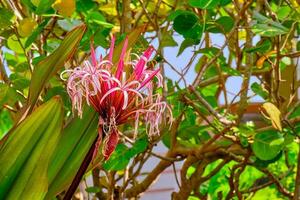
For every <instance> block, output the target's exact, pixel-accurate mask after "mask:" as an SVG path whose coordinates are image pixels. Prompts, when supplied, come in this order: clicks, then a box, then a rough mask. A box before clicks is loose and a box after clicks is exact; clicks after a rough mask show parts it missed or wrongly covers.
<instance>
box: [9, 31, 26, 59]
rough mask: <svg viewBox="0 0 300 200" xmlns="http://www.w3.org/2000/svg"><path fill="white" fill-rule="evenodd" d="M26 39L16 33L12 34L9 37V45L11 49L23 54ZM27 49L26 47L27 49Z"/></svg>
mask: <svg viewBox="0 0 300 200" xmlns="http://www.w3.org/2000/svg"><path fill="white" fill-rule="evenodd" d="M25 42H26V39H24V38H19V40H18V37H17V36H16V35H12V36H10V37H9V38H8V39H7V46H8V48H9V49H11V50H13V51H14V52H16V53H20V54H23V53H24V49H23V47H24V45H25ZM25 51H26V49H25Z"/></svg>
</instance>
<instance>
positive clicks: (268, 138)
mask: <svg viewBox="0 0 300 200" xmlns="http://www.w3.org/2000/svg"><path fill="white" fill-rule="evenodd" d="M282 139H283V136H282V135H281V134H280V133H279V132H277V131H274V130H270V131H264V132H260V133H257V134H256V135H255V137H254V143H253V145H252V150H253V152H254V154H255V155H256V156H257V157H258V158H259V159H261V160H271V159H273V158H275V157H276V156H277V155H278V154H279V152H280V151H281V150H282V148H283V145H282V144H283V143H280V142H278V141H282Z"/></svg>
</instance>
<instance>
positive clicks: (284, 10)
mask: <svg viewBox="0 0 300 200" xmlns="http://www.w3.org/2000/svg"><path fill="white" fill-rule="evenodd" d="M291 13H292V12H291V7H290V6H281V7H280V8H279V9H278V10H277V13H276V14H277V16H278V19H280V20H284V19H285V18H287V17H288V16H289V15H290V14H291Z"/></svg>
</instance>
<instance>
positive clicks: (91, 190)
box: [85, 186, 101, 193]
mask: <svg viewBox="0 0 300 200" xmlns="http://www.w3.org/2000/svg"><path fill="white" fill-rule="evenodd" d="M85 191H86V192H87V193H97V192H100V191H101V190H100V188H99V187H97V186H93V187H88V188H86V189H85Z"/></svg>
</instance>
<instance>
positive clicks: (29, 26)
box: [18, 18, 37, 37]
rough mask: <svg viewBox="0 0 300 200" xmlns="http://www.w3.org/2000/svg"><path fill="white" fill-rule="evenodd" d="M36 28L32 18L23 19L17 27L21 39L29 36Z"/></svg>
mask: <svg viewBox="0 0 300 200" xmlns="http://www.w3.org/2000/svg"><path fill="white" fill-rule="evenodd" d="M36 26H37V23H36V21H35V20H33V19H32V18H24V19H23V20H22V21H20V23H19V26H18V33H19V35H20V36H21V37H28V36H30V35H31V33H32V31H33V30H34V28H35V27H36Z"/></svg>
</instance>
